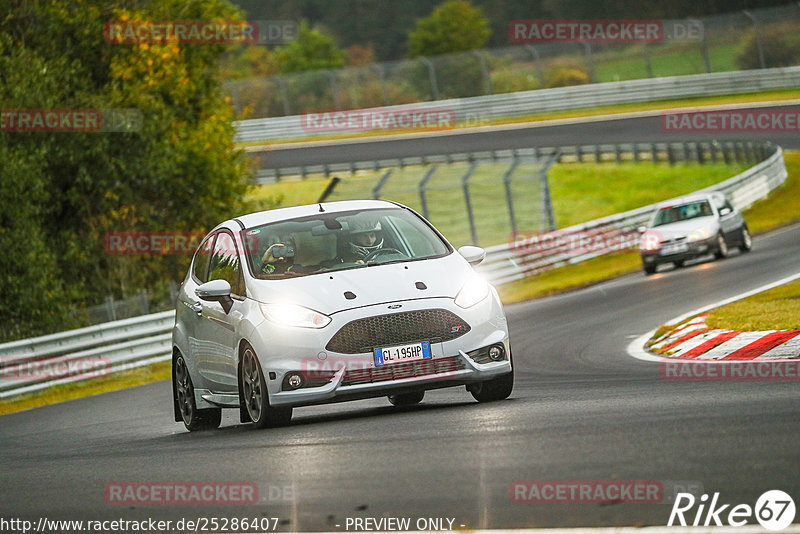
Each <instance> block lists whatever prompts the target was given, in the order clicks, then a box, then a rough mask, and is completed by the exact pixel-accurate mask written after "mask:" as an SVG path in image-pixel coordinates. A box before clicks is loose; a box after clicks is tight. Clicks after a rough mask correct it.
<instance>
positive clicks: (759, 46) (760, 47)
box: [742, 9, 767, 69]
mask: <svg viewBox="0 0 800 534" xmlns="http://www.w3.org/2000/svg"><path fill="white" fill-rule="evenodd" d="M742 13H743V14H744V16H745V17H747V18H748V19H750V22H752V23H753V31H754V32H755V36H756V49H757V50H758V63H759V65H761V68H762V69H766V68H767V62H766V61H765V60H764V47H763V45H762V44H761V28H760V27H759V25H758V21H757V20H756V18H755V17H754V16H753V14H752V13H750V11H748V10H746V9H743V10H742Z"/></svg>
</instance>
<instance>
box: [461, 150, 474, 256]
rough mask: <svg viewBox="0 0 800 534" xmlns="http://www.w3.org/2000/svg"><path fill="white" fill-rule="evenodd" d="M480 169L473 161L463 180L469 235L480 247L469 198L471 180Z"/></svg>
mask: <svg viewBox="0 0 800 534" xmlns="http://www.w3.org/2000/svg"><path fill="white" fill-rule="evenodd" d="M477 167H478V162H477V161H473V162H472V164H471V165H470V166H469V170H468V171H467V172H466V174H464V176H463V177H462V178H461V187H462V188H463V189H464V202H465V203H466V205H467V219H468V220H469V233H470V236H472V244H473V245H475V246H476V247H477V246H478V231H477V229H476V228H475V217H474V216H473V214H472V202H471V201H470V198H469V179H470V178H472V174H473V173H474V172H475V169H476V168H477Z"/></svg>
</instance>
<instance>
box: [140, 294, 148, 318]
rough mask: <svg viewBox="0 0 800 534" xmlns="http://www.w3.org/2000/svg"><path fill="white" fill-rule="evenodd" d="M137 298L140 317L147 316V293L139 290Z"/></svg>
mask: <svg viewBox="0 0 800 534" xmlns="http://www.w3.org/2000/svg"><path fill="white" fill-rule="evenodd" d="M138 297H139V309H140V310H141V311H142V315H147V314H148V313H150V301H149V300H148V299H147V291H145V290H144V289H140V290H139V291H138Z"/></svg>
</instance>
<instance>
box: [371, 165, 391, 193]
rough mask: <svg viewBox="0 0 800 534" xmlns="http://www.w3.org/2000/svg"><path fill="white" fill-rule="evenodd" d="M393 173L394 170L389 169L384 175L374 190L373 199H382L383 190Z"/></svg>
mask: <svg viewBox="0 0 800 534" xmlns="http://www.w3.org/2000/svg"><path fill="white" fill-rule="evenodd" d="M392 172H394V169H389V170H388V171H386V172H385V173H383V176H381V179H380V180H378V185H376V186H375V188H374V189H373V190H372V198H374V199H375V200H378V199H379V198H380V197H381V189H383V186H384V185H386V182H388V181H389V177H390V176H391V175H392Z"/></svg>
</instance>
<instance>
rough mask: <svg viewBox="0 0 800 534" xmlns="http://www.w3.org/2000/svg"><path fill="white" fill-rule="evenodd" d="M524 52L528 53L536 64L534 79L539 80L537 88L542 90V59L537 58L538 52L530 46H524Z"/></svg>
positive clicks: (543, 82) (543, 84) (543, 83)
mask: <svg viewBox="0 0 800 534" xmlns="http://www.w3.org/2000/svg"><path fill="white" fill-rule="evenodd" d="M525 50H527V51H528V52H530V54H531V56H533V60H534V62H535V63H536V77H537V78H539V86H540V87H541V88H544V86H545V81H544V70H543V69H542V59H541V58H540V57H539V51H538V50H536V48H535V47H534V46H533V45H530V44H528V45H525Z"/></svg>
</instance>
